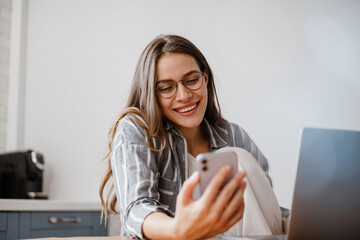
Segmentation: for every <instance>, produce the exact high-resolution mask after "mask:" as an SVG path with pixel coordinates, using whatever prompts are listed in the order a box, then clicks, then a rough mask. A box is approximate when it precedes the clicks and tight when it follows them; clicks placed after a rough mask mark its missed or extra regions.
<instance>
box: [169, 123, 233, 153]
mask: <svg viewBox="0 0 360 240" xmlns="http://www.w3.org/2000/svg"><path fill="white" fill-rule="evenodd" d="M202 124H204V125H205V127H206V129H207V132H208V134H209V138H210V151H214V150H217V149H219V148H223V147H226V146H229V145H230V141H229V133H228V131H227V129H226V128H222V127H221V126H220V125H219V124H216V123H214V124H210V123H209V121H208V120H207V119H206V118H204V120H203V122H202ZM163 126H164V131H172V132H174V133H175V134H177V135H179V136H182V134H181V132H180V130H179V129H177V128H176V126H175V124H174V123H173V122H171V121H170V120H168V119H166V120H165V121H164V125H163Z"/></svg>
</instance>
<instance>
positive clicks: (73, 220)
mask: <svg viewBox="0 0 360 240" xmlns="http://www.w3.org/2000/svg"><path fill="white" fill-rule="evenodd" d="M49 222H50V223H52V224H57V223H80V222H81V218H80V217H49Z"/></svg>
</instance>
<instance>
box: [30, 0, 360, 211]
mask: <svg viewBox="0 0 360 240" xmlns="http://www.w3.org/2000/svg"><path fill="white" fill-rule="evenodd" d="M359 23H360V2H359V1H344V0H337V1H327V0H324V1H320V0H317V1H285V0H284V1H275V0H273V1H267V0H252V1H235V0H234V1H214V0H212V1H210V0H202V1H168V0H164V1H159V0H156V1H118V0H107V1H102V0H76V1H74V0H62V1H57V0H30V1H29V9H28V28H27V45H26V54H25V55H26V70H25V80H26V88H25V106H24V109H25V112H24V115H25V117H24V119H23V122H24V132H23V134H24V138H23V141H24V147H25V148H33V149H35V150H38V151H41V152H43V153H44V155H45V157H46V159H45V160H46V164H47V165H46V167H47V168H46V172H45V190H47V191H48V192H49V193H50V197H51V198H53V199H68V200H91V201H97V200H98V193H97V192H98V185H99V177H98V172H99V160H100V159H101V158H102V157H103V156H104V154H105V149H106V140H107V132H108V129H109V128H110V126H111V124H112V121H113V120H114V118H115V117H116V115H117V114H118V113H119V112H120V111H121V110H122V109H123V107H124V104H125V101H126V99H127V96H128V90H129V87H130V83H131V79H132V75H133V73H134V69H135V64H136V62H137V59H138V57H139V55H140V53H141V51H142V50H143V48H144V47H145V46H146V44H147V43H148V42H149V41H150V40H152V39H153V38H154V37H155V36H156V35H158V34H159V33H165V34H167V33H172V34H179V35H183V36H185V37H187V38H188V39H190V40H191V41H193V42H194V43H195V44H196V45H197V46H198V47H199V48H200V50H201V51H202V52H203V53H204V55H205V56H206V57H207V59H208V61H209V63H210V65H211V66H212V68H213V71H214V73H215V76H216V84H217V88H218V95H219V100H220V104H221V106H222V110H223V114H224V116H225V117H226V118H227V119H228V120H230V121H232V122H236V123H238V124H239V125H241V126H242V127H244V128H245V129H246V130H247V131H248V133H249V134H250V136H251V137H252V138H253V139H254V141H255V142H256V143H257V144H258V146H259V147H260V148H261V149H262V151H263V153H264V154H265V155H266V156H267V157H268V159H269V161H270V164H271V176H272V177H273V182H274V186H275V193H276V195H277V196H278V199H279V202H280V204H281V205H283V206H286V207H290V206H291V200H292V193H293V187H294V180H295V173H296V167H297V157H298V148H299V140H300V139H299V138H300V129H301V128H302V127H303V126H318V127H329V128H342V129H357V130H360V108H359V106H358V103H359V102H360V94H359V92H360V81H359V79H360V70H359V69H360V68H359V63H360V47H359V44H358V43H359V42H360V27H359Z"/></svg>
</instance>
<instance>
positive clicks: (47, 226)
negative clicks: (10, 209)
mask: <svg viewBox="0 0 360 240" xmlns="http://www.w3.org/2000/svg"><path fill="white" fill-rule="evenodd" d="M98 214H100V213H96V214H94V212H24V213H21V214H20V238H29V237H31V238H42V237H75V236H94V235H98V234H101V232H99V230H98V226H97V225H94V219H93V218H94V216H97V215H98ZM103 234H104V235H106V232H105V233H103Z"/></svg>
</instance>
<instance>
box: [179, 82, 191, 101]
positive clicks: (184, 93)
mask: <svg viewBox="0 0 360 240" xmlns="http://www.w3.org/2000/svg"><path fill="white" fill-rule="evenodd" d="M191 96H192V92H191V90H189V89H187V88H186V87H185V86H184V85H183V84H182V83H178V86H177V92H176V100H185V99H188V98H190V97H191Z"/></svg>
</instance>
